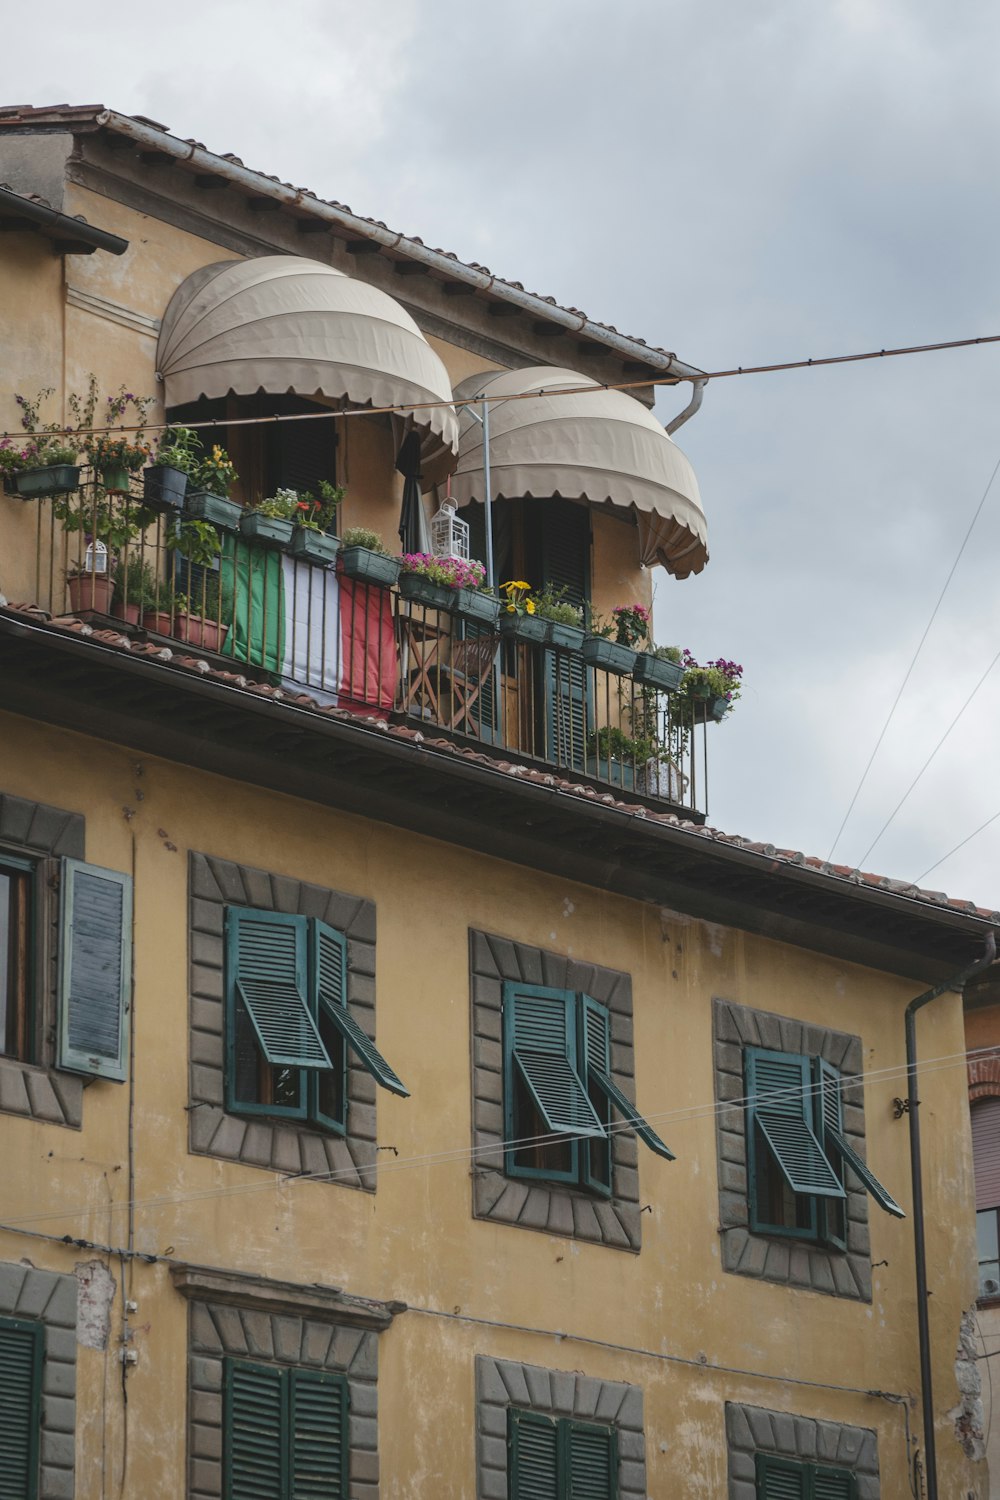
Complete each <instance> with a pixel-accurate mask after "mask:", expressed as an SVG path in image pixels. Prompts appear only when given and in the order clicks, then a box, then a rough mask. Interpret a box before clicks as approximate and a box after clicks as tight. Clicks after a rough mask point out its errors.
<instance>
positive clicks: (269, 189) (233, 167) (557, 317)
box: [96, 109, 705, 432]
mask: <svg viewBox="0 0 1000 1500" xmlns="http://www.w3.org/2000/svg"><path fill="white" fill-rule="evenodd" d="M96 122H97V124H98V125H100V126H104V127H106V128H107V129H108V130H113V131H114V132H115V133H116V134H117V135H124V136H127V137H128V138H129V139H130V140H132V141H134V142H135V144H136V145H137V146H139V147H140V148H141V149H142V150H144V151H158V152H159V153H160V154H161V155H162V156H169V157H172V158H173V159H174V160H175V161H177V162H180V163H182V164H184V165H186V166H187V167H189V168H190V169H191V170H192V171H201V172H205V173H211V174H212V175H213V176H216V177H220V178H222V179H223V180H224V181H225V182H229V183H231V184H232V185H233V186H234V187H240V188H243V189H244V191H245V192H246V193H248V194H250V195H251V196H252V197H255V198H272V199H274V201H275V202H277V203H280V204H281V205H282V206H283V207H285V208H291V209H298V210H299V211H304V212H307V213H309V214H312V215H313V216H314V217H315V218H317V219H323V220H324V221H325V222H326V223H328V224H329V225H330V227H331V229H334V230H339V231H340V233H342V234H347V235H351V236H352V237H355V238H357V239H366V240H372V241H373V242H374V243H375V244H377V245H380V246H381V247H382V248H383V249H384V250H398V251H399V252H400V254H403V255H405V256H406V257H407V258H408V259H409V260H413V261H417V262H419V263H420V264H421V265H424V266H426V267H427V268H428V270H431V271H437V272H438V273H439V274H440V275H442V276H444V277H446V278H447V279H448V280H449V281H461V282H464V283H465V284H466V285H467V286H468V287H470V288H471V289H472V290H474V291H477V292H486V293H489V295H490V296H491V297H495V298H496V299H497V300H498V301H501V302H507V303H510V304H511V305H512V306H514V307H517V308H519V309H520V310H521V311H522V312H525V313H530V314H531V315H532V316H533V317H535V318H544V319H545V320H546V321H547V322H549V323H554V324H556V325H557V326H558V327H561V328H565V329H567V330H569V331H570V332H573V333H576V334H579V335H580V336H581V337H583V338H587V339H591V340H593V342H594V343H595V344H602V345H603V346H604V347H605V348H607V349H609V350H610V351H611V352H612V353H614V354H617V355H619V356H620V357H621V358H622V359H628V360H641V361H642V363H643V364H647V365H650V366H651V367H652V368H653V369H655V370H656V371H658V373H659V374H660V375H673V376H675V377H676V378H677V379H678V380H692V381H698V380H699V379H700V380H701V381H702V385H704V379H703V377H704V374H705V372H704V371H703V370H699V369H696V368H695V366H694V365H686V364H684V363H683V362H682V361H681V360H679V359H677V358H676V357H675V356H674V355H673V354H667V353H665V352H664V351H663V350H662V349H652V348H650V347H649V345H648V344H643V343H640V342H639V341H638V340H637V339H630V338H626V337H625V335H624V334H620V333H615V332H613V331H612V330H611V329H610V328H605V327H603V326H602V325H601V324H600V323H594V322H591V320H590V319H589V318H587V317H585V316H584V315H583V313H574V312H570V311H569V310H568V309H567V308H565V307H558V306H557V305H555V304H554V303H552V302H547V301H546V300H545V298H544V297H536V296H535V295H534V293H532V292H526V291H524V290H523V289H522V288H521V287H516V286H512V285H511V284H510V282H507V281H503V280H501V279H500V277H498V276H494V275H492V273H491V272H489V271H485V270H484V271H479V270H476V269H475V268H474V267H472V266H467V265H465V264H464V263H463V262H462V261H460V260H452V258H451V256H449V255H445V254H444V253H443V252H442V251H440V250H431V249H430V248H429V246H427V245H422V244H420V242H419V241H418V240H414V239H409V238H407V236H406V235H404V234H397V233H396V232H395V231H394V230H391V229H386V228H385V227H384V226H383V225H381V224H373V223H371V221H370V220H368V219H363V218H360V217H359V216H358V215H357V214H352V213H349V212H348V210H347V209H345V208H340V207H338V206H337V205H336V204H332V203H326V202H324V200H323V199H322V198H317V197H316V196H315V194H313V193H309V192H307V191H306V190H305V189H303V188H293V187H288V186H286V184H284V183H280V182H272V180H271V179H270V178H269V177H264V176H262V175H261V173H259V172H253V171H251V170H250V169H249V168H248V167H244V166H242V165H240V164H239V163H237V162H234V161H230V160H229V158H228V157H225V156H216V155H214V154H213V153H212V152H211V151H206V150H205V148H204V146H198V145H195V144H194V143H193V142H190V141H182V140H179V139H178V138H177V137H176V136H172V135H167V134H166V133H165V132H164V131H162V130H155V129H154V128H153V127H152V126H150V125H144V124H143V123H142V122H141V121H139V120H134V119H132V118H131V116H129V115H121V114H118V113H117V111H115V110H112V109H106V110H102V111H101V113H100V114H99V115H97V117H96ZM696 391H697V386H696ZM700 405H701V395H700V394H698V396H697V402H695V400H694V398H692V401H691V403H690V405H689V406H688V408H686V410H685V411H684V412H682V413H681V414H680V416H681V419H682V420H683V421H685V422H686V421H687V420H688V418H689V417H692V416H694V413H695V412H696V411H697V410H698V407H699V406H700ZM673 425H676V426H680V421H678V419H677V418H675V419H674V424H673ZM667 430H668V432H669V431H670V430H671V429H670V428H668V429H667Z"/></svg>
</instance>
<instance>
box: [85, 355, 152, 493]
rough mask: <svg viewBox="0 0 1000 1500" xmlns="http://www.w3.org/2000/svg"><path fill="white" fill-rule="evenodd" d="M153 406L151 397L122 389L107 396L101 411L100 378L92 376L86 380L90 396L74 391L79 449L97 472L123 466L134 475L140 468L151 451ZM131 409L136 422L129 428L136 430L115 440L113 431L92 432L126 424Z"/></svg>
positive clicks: (122, 387) (133, 421)
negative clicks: (149, 437) (149, 432)
mask: <svg viewBox="0 0 1000 1500" xmlns="http://www.w3.org/2000/svg"><path fill="white" fill-rule="evenodd" d="M152 405H153V397H152V396H136V395H135V394H134V393H133V392H132V391H127V390H126V389H125V387H124V386H121V387H120V388H119V389H118V390H117V391H116V392H115V394H114V395H113V396H108V397H106V399H105V401H104V405H103V408H100V410H99V407H100V398H99V387H98V383H97V376H96V375H93V374H91V375H90V376H89V378H88V381H87V394H86V395H85V396H78V395H77V394H76V393H75V392H74V393H73V394H72V395H71V396H70V398H69V407H70V411H71V412H72V413H73V415H74V417H75V418H76V426H77V431H78V432H79V434H80V446H81V448H82V450H83V452H84V453H85V454H86V455H87V460H88V462H89V463H91V464H93V466H94V468H96V469H105V468H110V467H111V466H112V465H117V464H121V465H123V466H124V467H125V468H126V469H128V470H129V471H130V472H132V473H134V472H135V471H136V470H137V469H141V468H142V466H143V464H144V463H146V462H147V460H148V458H149V455H150V453H151V452H152V444H151V443H150V442H148V441H147V440H146V438H145V434H144V428H145V425H146V420H147V417H148V414H149V408H150V407H151V406H152ZM130 409H131V416H132V419H133V420H132V422H131V423H130V424H129V425H130V426H133V427H134V428H135V430H134V431H132V432H128V433H122V435H121V437H115V435H114V434H113V433H112V432H95V431H94V430H93V429H94V428H95V427H114V425H115V424H116V423H119V424H122V425H124V424H123V419H124V418H125V417H126V416H128V415H129V414H130Z"/></svg>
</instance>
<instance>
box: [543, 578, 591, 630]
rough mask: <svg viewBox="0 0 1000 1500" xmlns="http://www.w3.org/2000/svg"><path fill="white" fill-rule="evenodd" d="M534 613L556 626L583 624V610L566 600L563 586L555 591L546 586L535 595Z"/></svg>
mask: <svg viewBox="0 0 1000 1500" xmlns="http://www.w3.org/2000/svg"><path fill="white" fill-rule="evenodd" d="M535 613H536V615H538V617H539V618H540V619H542V620H554V621H555V623H556V624H557V625H577V626H581V625H582V624H583V610H582V609H581V607H580V606H579V605H578V604H571V603H570V602H569V600H568V599H567V598H566V589H565V586H563V587H562V588H559V589H556V588H553V587H552V585H551V584H547V585H546V587H545V588H544V589H541V590H540V591H539V593H537V594H536V595H535Z"/></svg>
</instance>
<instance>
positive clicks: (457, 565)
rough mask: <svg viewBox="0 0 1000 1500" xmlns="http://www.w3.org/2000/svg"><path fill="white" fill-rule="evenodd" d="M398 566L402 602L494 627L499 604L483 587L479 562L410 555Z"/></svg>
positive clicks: (482, 576) (458, 558) (401, 559)
mask: <svg viewBox="0 0 1000 1500" xmlns="http://www.w3.org/2000/svg"><path fill="white" fill-rule="evenodd" d="M400 565H401V572H400V577H399V592H400V594H401V595H402V597H403V598H404V599H410V600H412V601H413V602H414V603H417V604H423V605H425V606H427V607H428V608H430V609H443V610H447V611H448V612H449V613H450V614H456V615H461V616H462V617H463V618H464V619H467V620H473V621H475V622H476V623H477V624H480V625H495V624H496V621H497V615H498V614H499V611H500V601H499V599H497V598H495V597H494V595H493V594H490V593H488V592H487V591H486V590H485V589H484V587H483V583H484V580H485V577H486V570H485V568H484V567H483V565H482V563H481V562H476V561H474V560H472V561H470V560H467V559H465V558H461V557H432V556H431V555H430V554H429V553H426V552H409V553H405V554H404V555H403V557H401V558H400Z"/></svg>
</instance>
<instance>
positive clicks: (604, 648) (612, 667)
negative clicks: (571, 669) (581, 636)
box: [583, 635, 635, 677]
mask: <svg viewBox="0 0 1000 1500" xmlns="http://www.w3.org/2000/svg"><path fill="white" fill-rule="evenodd" d="M583 659H584V661H585V662H586V663H587V665H588V667H600V668H601V670H602V671H603V672H615V673H617V674H618V676H619V677H627V676H628V675H629V674H630V673H631V672H632V671H633V670H634V668H635V652H634V651H633V650H632V648H631V646H619V644H618V642H617V641H606V640H605V639H604V637H603V636H600V635H588V636H587V637H586V638H585V640H584V642H583Z"/></svg>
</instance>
